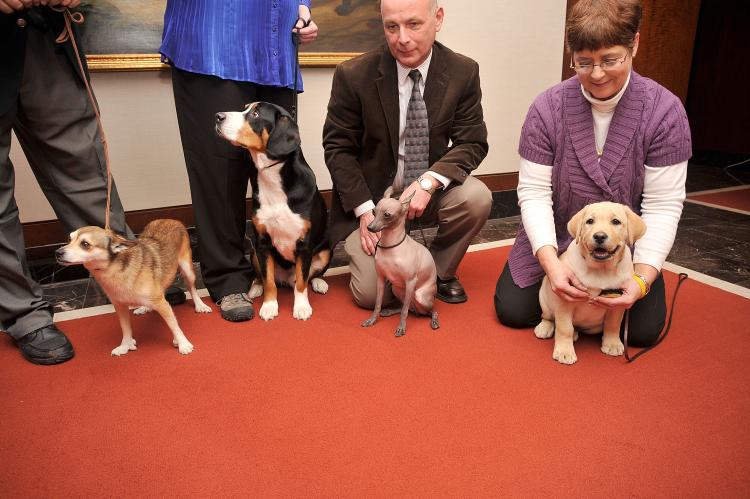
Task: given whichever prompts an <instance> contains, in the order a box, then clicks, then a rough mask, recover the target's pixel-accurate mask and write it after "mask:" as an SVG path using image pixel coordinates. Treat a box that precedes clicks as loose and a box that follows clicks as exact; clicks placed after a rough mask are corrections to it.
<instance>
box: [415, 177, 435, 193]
mask: <svg viewBox="0 0 750 499" xmlns="http://www.w3.org/2000/svg"><path fill="white" fill-rule="evenodd" d="M417 182H419V187H421V188H422V190H423V191H427V192H429V193H430V194H434V193H435V187H434V186H433V185H432V182H430V179H428V178H426V177H425V176H421V177H419V178H418V179H417Z"/></svg>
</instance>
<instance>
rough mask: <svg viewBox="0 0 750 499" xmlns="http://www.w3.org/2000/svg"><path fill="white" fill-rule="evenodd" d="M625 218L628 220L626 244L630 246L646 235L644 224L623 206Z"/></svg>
mask: <svg viewBox="0 0 750 499" xmlns="http://www.w3.org/2000/svg"><path fill="white" fill-rule="evenodd" d="M623 207H624V208H625V216H626V217H627V218H628V244H629V245H630V246H632V245H633V244H635V242H636V241H637V240H639V239H640V238H642V237H643V235H644V234H645V233H646V222H644V221H643V219H642V218H641V217H639V216H638V215H636V214H635V212H634V211H633V210H631V209H630V208H629V207H627V206H624V205H623Z"/></svg>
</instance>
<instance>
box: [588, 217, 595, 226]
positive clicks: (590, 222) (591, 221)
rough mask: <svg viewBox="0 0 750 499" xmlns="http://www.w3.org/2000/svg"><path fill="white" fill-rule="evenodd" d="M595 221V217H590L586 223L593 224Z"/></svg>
mask: <svg viewBox="0 0 750 499" xmlns="http://www.w3.org/2000/svg"><path fill="white" fill-rule="evenodd" d="M593 223H594V219H593V218H589V219H587V220H586V225H591V224H593Z"/></svg>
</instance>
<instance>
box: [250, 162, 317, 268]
mask: <svg viewBox="0 0 750 499" xmlns="http://www.w3.org/2000/svg"><path fill="white" fill-rule="evenodd" d="M253 159H254V160H255V161H256V163H255V164H256V165H257V166H258V199H259V200H260V209H259V210H258V211H257V212H256V214H255V216H256V218H257V221H258V223H260V224H263V225H265V226H266V230H267V231H268V235H269V236H270V237H271V240H272V241H273V245H274V247H275V248H276V250H277V251H278V252H279V254H280V255H281V256H283V257H284V258H285V259H287V260H289V261H290V262H293V261H294V249H295V248H296V246H297V241H299V240H300V239H301V238H302V237H303V236H304V233H305V221H304V219H303V218H302V217H301V216H300V215H298V214H297V213H294V212H293V211H292V210H291V209H289V203H288V202H287V197H286V193H285V192H284V190H283V189H282V187H281V175H280V174H279V170H280V169H281V165H275V166H270V167H266V166H265V164H264V163H270V161H269V160H268V158H267V157H266V156H265V154H258V155H257V158H253Z"/></svg>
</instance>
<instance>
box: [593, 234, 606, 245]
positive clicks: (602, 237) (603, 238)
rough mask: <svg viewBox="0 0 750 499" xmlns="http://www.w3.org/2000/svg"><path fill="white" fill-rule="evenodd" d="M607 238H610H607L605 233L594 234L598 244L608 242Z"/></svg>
mask: <svg viewBox="0 0 750 499" xmlns="http://www.w3.org/2000/svg"><path fill="white" fill-rule="evenodd" d="M607 237H609V236H607V234H605V233H604V232H597V233H596V234H594V241H596V244H602V243H603V242H604V241H606V240H607Z"/></svg>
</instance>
